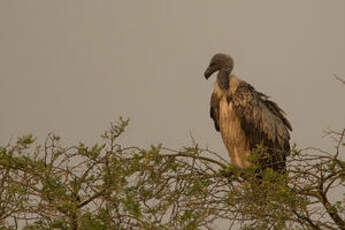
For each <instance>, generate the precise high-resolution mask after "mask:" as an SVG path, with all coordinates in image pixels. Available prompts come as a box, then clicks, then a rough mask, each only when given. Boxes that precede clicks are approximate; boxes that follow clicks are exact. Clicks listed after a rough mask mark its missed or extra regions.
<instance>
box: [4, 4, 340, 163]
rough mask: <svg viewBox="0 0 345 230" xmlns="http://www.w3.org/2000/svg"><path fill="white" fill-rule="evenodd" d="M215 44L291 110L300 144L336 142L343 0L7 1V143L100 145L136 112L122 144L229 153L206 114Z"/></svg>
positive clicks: (294, 137)
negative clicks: (32, 139)
mask: <svg viewBox="0 0 345 230" xmlns="http://www.w3.org/2000/svg"><path fill="white" fill-rule="evenodd" d="M216 52H226V53H230V54H231V55H232V56H233V58H234V60H235V69H234V72H235V74H236V75H237V76H238V77H239V78H242V79H244V80H246V81H248V82H250V83H251V84H252V85H253V86H254V87H255V88H256V89H257V90H259V91H262V92H264V93H266V94H268V95H270V96H271V97H272V98H273V100H274V101H276V102H278V104H279V105H281V106H282V107H283V108H284V109H285V111H286V112H287V114H288V118H289V120H290V121H291V123H292V125H293V128H294V131H293V133H292V140H293V142H297V143H298V144H300V145H301V146H308V145H316V146H321V147H326V148H328V147H329V146H328V144H331V142H330V141H329V139H325V138H322V136H323V133H322V131H323V130H325V129H327V128H333V129H336V130H339V129H341V128H344V127H345V102H344V101H345V86H344V85H341V84H340V83H339V82H338V81H336V80H334V77H333V74H337V75H338V76H339V77H342V78H345V1H344V0H328V1H325V0H289V1H282V0H281V1H280V0H261V1H255V0H251V1H249V0H226V1H225V0H224V1H217V0H212V1H211V0H209V1H201V0H190V1H182V0H175V1H173V0H170V1H168V0H155V1H153V0H152V1H149V0H145V1H143V0H137V1H134V0H133V1H130V0H123V1H118V0H113V1H100V0H98V1H93V0H89V1H86V0H84V1H76V0H73V1H70V0H68V1H67V0H58V1H52V0H32V1H16V0H1V1H0V105H1V109H0V144H6V143H7V142H8V141H9V139H10V138H11V137H15V136H18V135H22V134H27V133H33V134H34V135H35V136H38V137H39V138H44V137H45V135H46V134H47V133H48V132H49V131H56V133H57V134H59V135H61V136H62V137H63V139H65V140H66V142H68V143H70V142H79V141H85V142H87V143H90V144H91V143H94V142H96V141H98V140H99V136H100V134H101V133H102V132H103V130H104V129H105V128H106V127H108V125H109V123H110V122H111V121H116V120H117V118H118V117H119V116H120V115H122V116H125V117H127V116H128V117H130V118H131V125H130V128H129V129H128V131H127V133H126V134H125V137H124V139H123V141H124V142H126V143H128V144H136V145H144V146H147V145H149V144H157V143H160V142H162V143H164V144H165V145H167V146H170V147H178V146H180V145H182V144H189V143H191V141H190V138H189V131H191V132H192V133H193V136H194V137H195V139H196V141H197V142H199V143H200V145H201V146H209V147H210V148H212V149H213V150H216V151H217V152H220V153H224V155H225V156H227V154H225V147H224V146H223V143H222V141H221V137H220V135H219V133H216V131H215V130H214V127H213V123H212V121H211V119H210V118H209V98H210V94H211V91H212V87H213V81H214V80H215V78H214V77H213V78H211V79H210V80H208V81H206V80H205V79H204V77H203V72H204V70H205V68H206V66H207V65H208V62H209V59H210V58H211V56H212V55H213V54H214V53H216Z"/></svg>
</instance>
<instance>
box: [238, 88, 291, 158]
mask: <svg viewBox="0 0 345 230" xmlns="http://www.w3.org/2000/svg"><path fill="white" fill-rule="evenodd" d="M232 101H233V108H234V110H235V112H236V114H237V115H238V116H239V117H240V119H241V123H242V124H241V125H242V128H243V130H244V131H245V133H246V136H247V138H248V140H249V144H250V146H251V147H252V148H253V147H255V146H256V145H257V144H260V143H262V144H264V145H265V146H266V147H269V148H272V149H274V150H280V151H281V152H282V153H283V154H282V155H284V159H285V155H287V154H288V153H289V150H290V144H289V140H290V134H289V130H292V128H291V125H290V123H289V121H288V120H287V119H286V118H285V117H284V111H283V110H282V109H280V108H279V106H278V105H277V104H276V103H274V102H273V101H270V100H268V97H267V96H266V95H265V94H263V93H260V92H257V91H255V89H254V88H253V87H252V86H251V85H249V84H248V83H246V82H244V81H242V82H240V84H239V85H238V87H237V89H236V91H235V93H234V94H233V95H232ZM276 152H277V151H271V153H276Z"/></svg>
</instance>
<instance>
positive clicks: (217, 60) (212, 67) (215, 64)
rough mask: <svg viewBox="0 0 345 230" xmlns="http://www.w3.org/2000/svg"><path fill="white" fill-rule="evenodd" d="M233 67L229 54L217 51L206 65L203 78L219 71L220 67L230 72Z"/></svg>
mask: <svg viewBox="0 0 345 230" xmlns="http://www.w3.org/2000/svg"><path fill="white" fill-rule="evenodd" d="M233 67H234V61H233V60H232V58H231V57H230V56H229V55H227V54H223V53H218V54H215V55H214V56H213V57H212V59H211V61H210V64H209V66H208V67H207V69H206V71H205V73H204V75H205V78H206V79H208V78H209V77H210V76H211V75H212V74H213V73H214V72H216V71H219V70H221V69H226V70H227V71H229V73H230V72H231V71H232V68H233Z"/></svg>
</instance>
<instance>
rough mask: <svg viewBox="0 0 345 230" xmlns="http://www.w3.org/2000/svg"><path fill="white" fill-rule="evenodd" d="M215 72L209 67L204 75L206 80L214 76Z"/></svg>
mask: <svg viewBox="0 0 345 230" xmlns="http://www.w3.org/2000/svg"><path fill="white" fill-rule="evenodd" d="M213 72H214V70H213V69H211V68H210V67H208V68H207V69H206V71H205V73H204V76H205V78H206V79H208V78H209V77H210V76H211V75H212V74H213Z"/></svg>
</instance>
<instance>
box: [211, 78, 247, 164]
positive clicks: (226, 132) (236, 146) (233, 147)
mask: <svg viewBox="0 0 345 230" xmlns="http://www.w3.org/2000/svg"><path fill="white" fill-rule="evenodd" d="M229 83H230V87H229V89H228V90H226V91H225V90H222V89H221V88H220V87H219V86H218V83H217V82H216V83H215V85H214V92H215V93H216V95H217V97H218V98H219V122H218V124H219V129H220V133H221V135H222V139H223V142H224V144H225V146H226V148H227V150H228V152H229V155H230V158H231V163H232V164H234V165H236V166H237V167H240V168H246V167H249V166H250V163H249V162H248V160H247V158H248V157H249V155H250V148H249V144H248V141H247V138H246V135H245V132H244V130H243V129H242V126H241V119H240V118H239V117H238V116H237V115H236V112H235V111H234V109H233V103H232V102H231V101H230V102H228V101H227V97H228V96H231V95H232V94H234V93H235V91H236V89H237V86H238V84H239V80H238V79H237V78H235V77H231V78H230V81H229Z"/></svg>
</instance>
